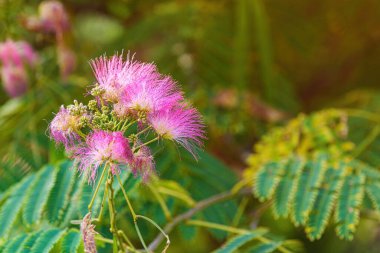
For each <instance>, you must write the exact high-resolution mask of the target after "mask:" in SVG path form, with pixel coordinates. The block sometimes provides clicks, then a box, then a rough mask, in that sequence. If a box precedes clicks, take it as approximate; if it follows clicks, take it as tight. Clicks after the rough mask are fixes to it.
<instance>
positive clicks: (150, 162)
mask: <svg viewBox="0 0 380 253" xmlns="http://www.w3.org/2000/svg"><path fill="white" fill-rule="evenodd" d="M140 144H141V142H139V141H138V142H137V143H136V145H140ZM130 167H131V171H132V173H133V175H134V176H135V177H136V176H137V175H141V177H142V179H143V181H147V180H148V179H149V177H150V176H151V174H152V173H154V171H155V163H154V157H153V155H152V153H151V151H150V149H149V148H148V147H147V146H142V147H141V148H140V149H139V150H138V151H137V152H136V153H134V155H133V161H132V163H131V164H130Z"/></svg>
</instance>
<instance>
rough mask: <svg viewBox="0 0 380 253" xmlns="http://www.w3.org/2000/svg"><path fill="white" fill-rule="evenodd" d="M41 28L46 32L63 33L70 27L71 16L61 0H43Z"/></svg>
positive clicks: (40, 10)
mask: <svg viewBox="0 0 380 253" xmlns="http://www.w3.org/2000/svg"><path fill="white" fill-rule="evenodd" d="M39 14H40V18H39V19H40V22H41V28H42V29H43V30H44V31H45V32H54V33H56V34H61V33H63V32H64V31H66V30H68V29H69V28H70V22H69V18H68V16H67V13H66V11H65V8H64V7H63V4H62V3H61V2H59V1H54V0H52V1H43V2H41V4H40V6H39Z"/></svg>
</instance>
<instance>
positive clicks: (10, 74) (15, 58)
mask: <svg viewBox="0 0 380 253" xmlns="http://www.w3.org/2000/svg"><path fill="white" fill-rule="evenodd" d="M0 61H1V63H2V70H1V79H2V81H3V86H4V89H5V91H6V92H7V93H8V94H9V96H11V97H17V96H21V95H23V94H24V93H25V92H26V91H27V89H28V75H27V72H26V66H27V65H29V66H34V65H35V63H36V61H37V55H36V53H35V52H34V50H33V48H32V47H31V46H30V45H29V44H28V43H26V42H25V41H17V42H16V41H12V40H10V39H8V40H7V41H5V42H3V43H0Z"/></svg>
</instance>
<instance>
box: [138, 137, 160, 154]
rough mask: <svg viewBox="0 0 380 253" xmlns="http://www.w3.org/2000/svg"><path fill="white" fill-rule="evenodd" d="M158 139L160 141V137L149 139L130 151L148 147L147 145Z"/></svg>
mask: <svg viewBox="0 0 380 253" xmlns="http://www.w3.org/2000/svg"><path fill="white" fill-rule="evenodd" d="M158 139H160V136H157V137H156V138H153V139H151V140H150V141H148V142H145V143H143V144H141V145H139V146H137V147H135V148H133V150H132V151H133V152H135V151H136V150H138V149H140V148H141V147H144V146H146V145H149V144H151V143H153V142H155V141H157V140H158Z"/></svg>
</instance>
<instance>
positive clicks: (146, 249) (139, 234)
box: [134, 220, 151, 253]
mask: <svg viewBox="0 0 380 253" xmlns="http://www.w3.org/2000/svg"><path fill="white" fill-rule="evenodd" d="M134 223H135V229H136V232H137V235H138V237H139V239H140V241H141V244H142V246H143V247H144V249H145V251H146V252H148V253H149V252H151V251H150V250H149V249H148V247H147V246H146V244H145V241H144V238H143V237H142V235H141V232H140V229H139V226H138V225H137V220H134Z"/></svg>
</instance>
